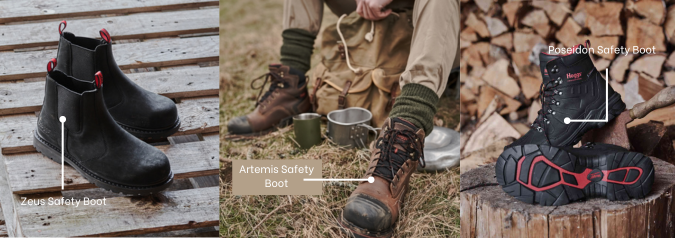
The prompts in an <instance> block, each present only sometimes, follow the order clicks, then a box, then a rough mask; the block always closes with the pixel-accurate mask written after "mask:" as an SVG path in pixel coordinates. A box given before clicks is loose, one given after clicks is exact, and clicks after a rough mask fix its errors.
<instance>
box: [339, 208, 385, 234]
mask: <svg viewBox="0 0 675 238" xmlns="http://www.w3.org/2000/svg"><path fill="white" fill-rule="evenodd" d="M339 223H340V226H341V227H342V229H343V232H345V233H347V234H351V235H352V237H354V238H390V237H391V235H392V233H393V232H394V230H393V229H391V228H390V229H389V230H387V231H384V232H377V233H375V232H368V231H366V230H364V229H362V228H359V227H357V226H356V225H354V224H352V223H351V222H349V221H347V220H345V218H344V216H343V214H342V213H341V214H340V220H339Z"/></svg>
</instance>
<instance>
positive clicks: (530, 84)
mask: <svg viewBox="0 0 675 238" xmlns="http://www.w3.org/2000/svg"><path fill="white" fill-rule="evenodd" d="M518 79H519V80H520V85H521V87H522V90H523V95H525V97H527V98H530V99H531V98H533V97H534V96H537V94H539V87H540V85H541V83H542V79H540V78H536V77H532V76H528V75H524V76H522V77H520V78H518Z"/></svg>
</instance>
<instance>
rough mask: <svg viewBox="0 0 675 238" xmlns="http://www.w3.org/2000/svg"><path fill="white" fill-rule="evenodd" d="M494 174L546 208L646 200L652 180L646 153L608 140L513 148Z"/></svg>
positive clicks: (508, 188) (504, 186)
mask: <svg viewBox="0 0 675 238" xmlns="http://www.w3.org/2000/svg"><path fill="white" fill-rule="evenodd" d="M495 172H496V177H497V182H499V185H501V186H502V189H503V190H504V192H506V193H508V194H509V195H511V196H514V197H516V198H517V199H518V200H520V201H523V202H526V203H538V204H541V205H546V206H549V205H553V206H558V205H564V204H567V203H569V202H572V201H577V200H582V199H585V198H593V197H605V198H607V199H609V200H611V201H615V200H628V199H634V198H644V197H645V196H647V194H649V192H650V191H651V189H652V184H653V183H654V165H653V164H652V161H651V159H650V158H649V157H647V156H644V155H643V154H640V153H638V152H632V151H628V150H626V149H624V148H623V147H620V146H616V145H609V144H592V143H589V144H586V145H585V146H583V147H581V148H572V147H564V148H563V147H553V146H549V145H534V144H526V145H517V146H512V147H510V148H506V149H505V150H504V152H503V153H502V154H501V155H500V156H499V159H497V163H496V165H495Z"/></svg>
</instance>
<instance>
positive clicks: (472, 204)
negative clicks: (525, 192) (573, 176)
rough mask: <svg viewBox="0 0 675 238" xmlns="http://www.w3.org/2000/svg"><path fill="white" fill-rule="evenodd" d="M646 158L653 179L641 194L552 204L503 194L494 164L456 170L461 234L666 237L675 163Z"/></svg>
mask: <svg viewBox="0 0 675 238" xmlns="http://www.w3.org/2000/svg"><path fill="white" fill-rule="evenodd" d="M652 161H653V162H654V168H655V170H656V179H655V181H654V185H653V186H652V191H651V192H650V193H649V195H648V196H647V197H646V198H645V199H634V200H628V201H609V200H607V199H604V198H593V199H588V200H586V201H581V202H573V203H570V204H568V205H565V206H558V207H554V206H540V205H532V204H527V203H523V202H521V201H518V200H517V199H515V198H513V197H511V196H509V195H508V194H506V193H505V192H504V191H503V190H502V188H501V187H500V186H499V185H498V184H497V181H496V179H495V170H494V164H490V165H485V166H482V167H479V168H476V169H473V170H470V171H468V172H466V173H463V174H462V175H461V193H460V194H461V195H460V199H461V202H460V211H461V217H460V223H461V236H462V237H502V236H505V237H506V236H510V237H528V234H529V237H548V236H555V237H559V236H560V237H562V236H564V234H568V235H569V234H578V235H581V236H583V237H630V236H631V234H641V235H644V234H650V236H652V237H672V236H673V232H674V231H673V229H671V228H669V227H672V225H671V224H673V222H674V221H673V220H675V216H673V215H675V207H673V206H671V204H673V201H672V200H673V198H672V196H671V194H672V192H673V189H674V188H675V166H674V165H672V164H669V163H667V162H664V161H662V160H660V159H657V158H653V157H652ZM533 234H534V235H533ZM652 234H653V235H652ZM581 236H580V237H581Z"/></svg>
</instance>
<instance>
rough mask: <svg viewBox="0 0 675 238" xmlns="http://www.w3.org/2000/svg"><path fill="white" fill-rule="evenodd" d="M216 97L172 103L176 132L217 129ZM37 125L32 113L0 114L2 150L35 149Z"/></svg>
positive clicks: (10, 151) (214, 130)
mask: <svg viewBox="0 0 675 238" xmlns="http://www.w3.org/2000/svg"><path fill="white" fill-rule="evenodd" d="M219 103H220V102H219V100H218V98H217V97H202V98H193V99H185V100H182V102H180V103H178V104H176V107H177V108H178V115H179V116H180V120H181V126H180V129H179V130H178V132H176V134H174V136H176V135H186V134H196V133H210V132H218V123H219V121H218V106H219V105H220V104H219ZM35 125H37V117H36V116H35V115H34V114H18V115H11V116H2V117H0V146H2V154H15V153H24V152H35V147H33V133H34V130H35Z"/></svg>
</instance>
